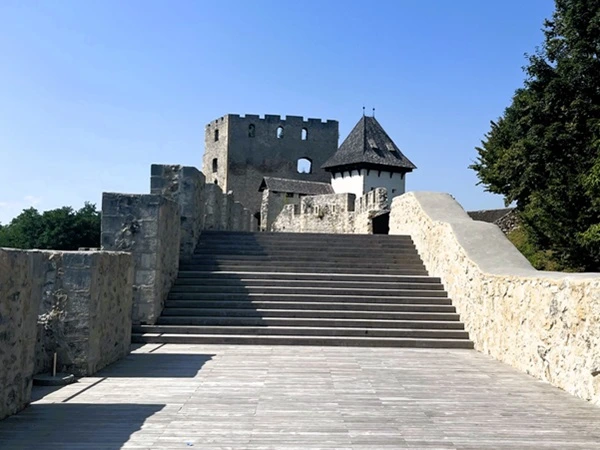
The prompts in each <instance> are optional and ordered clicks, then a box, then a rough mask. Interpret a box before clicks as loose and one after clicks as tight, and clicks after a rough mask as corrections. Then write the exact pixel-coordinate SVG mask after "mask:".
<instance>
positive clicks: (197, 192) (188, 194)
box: [150, 164, 206, 259]
mask: <svg viewBox="0 0 600 450" xmlns="http://www.w3.org/2000/svg"><path fill="white" fill-rule="evenodd" d="M205 185H206V179H205V177H204V174H203V173H202V172H200V171H199V170H198V169H196V168H195V167H185V166H179V165H163V164H153V165H152V168H151V177H150V193H151V194H159V195H163V196H165V197H167V198H168V199H170V200H173V201H174V202H176V203H177V204H178V205H179V219H180V239H181V241H180V259H185V258H189V257H190V256H191V255H192V254H193V253H194V249H195V248H196V244H197V243H198V238H199V237H200V232H201V231H202V229H203V228H204V220H205V211H204V210H205V208H204V195H203V194H204V188H205Z"/></svg>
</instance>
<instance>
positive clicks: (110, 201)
mask: <svg viewBox="0 0 600 450" xmlns="http://www.w3.org/2000/svg"><path fill="white" fill-rule="evenodd" d="M179 230H180V216H179V205H178V204H177V203H175V202H174V201H173V200H170V199H168V198H166V197H164V196H162V195H157V194H141V195H138V194H117V193H106V192H105V193H104V194H103V195H102V232H101V241H102V248H103V249H104V250H116V251H126V252H131V253H132V254H133V262H134V268H135V277H134V284H133V313H132V319H133V323H135V324H154V323H155V322H156V319H158V316H159V315H160V313H161V311H162V309H163V306H164V301H165V299H166V296H167V294H168V292H169V290H170V289H171V285H172V284H173V282H174V281H175V278H176V277H177V270H178V267H179V248H180V237H179V236H180V231H179Z"/></svg>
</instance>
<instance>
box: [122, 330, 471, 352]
mask: <svg viewBox="0 0 600 450" xmlns="http://www.w3.org/2000/svg"><path fill="white" fill-rule="evenodd" d="M131 339H132V342H134V343H165V344H222V345H311V346H346V347H350V346H366V347H415V348H453V349H458V348H460V349H472V348H473V343H472V342H471V341H469V340H467V339H418V338H381V337H373V338H370V337H332V336H277V335H266V336H256V335H248V336H244V335H225V334H201V335H199V334H167V333H144V334H133V335H132V337H131Z"/></svg>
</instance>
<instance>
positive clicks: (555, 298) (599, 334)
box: [390, 192, 600, 403]
mask: <svg viewBox="0 0 600 450" xmlns="http://www.w3.org/2000/svg"><path fill="white" fill-rule="evenodd" d="M390 234H408V235H410V236H411V237H412V239H413V241H414V243H415V246H416V247H417V250H418V251H419V254H420V255H421V258H422V259H423V262H424V263H425V266H426V267H427V270H428V271H429V273H430V274H431V275H432V276H436V277H440V278H441V279H442V282H443V283H444V285H445V287H446V290H447V291H448V294H449V296H450V298H452V300H453V304H454V305H455V306H456V308H457V310H458V312H459V313H460V316H461V320H462V321H463V322H464V324H465V327H466V329H467V331H468V332H469V336H470V337H471V339H472V340H473V342H474V343H475V347H476V349H478V350H479V351H481V352H484V353H487V354H489V355H491V356H493V357H494V358H496V359H499V360H500V361H503V362H505V363H508V364H510V365H512V366H513V367H516V368H517V369H519V370H522V371H523V372H525V373H528V374H530V375H533V376H535V377H536V378H539V379H541V380H544V381H547V382H550V383H552V384H553V385H555V386H558V387H560V388H562V389H564V390H566V391H568V392H570V393H572V394H574V395H577V396H579V397H581V398H584V399H586V400H591V401H593V402H595V403H600V274H597V273H581V274H569V273H559V272H543V271H538V270H535V269H534V268H533V267H531V265H530V264H529V262H528V261H527V260H526V259H525V257H524V256H523V255H521V254H520V253H519V251H518V250H517V249H516V248H515V247H514V246H513V245H512V244H511V243H510V242H509V241H508V239H506V237H505V236H504V234H503V233H502V232H501V231H500V229H499V228H498V227H497V226H496V225H493V224H489V223H484V222H478V221H474V220H472V219H471V218H470V217H469V216H468V215H467V213H465V211H464V210H463V209H462V208H461V206H460V205H459V204H458V203H457V202H456V201H455V200H454V199H453V198H452V197H451V196H450V195H448V194H441V193H434V192H410V193H408V194H405V195H403V196H400V197H396V198H395V199H394V200H393V202H392V208H391V213H390Z"/></svg>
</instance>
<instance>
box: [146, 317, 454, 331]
mask: <svg viewBox="0 0 600 450" xmlns="http://www.w3.org/2000/svg"><path fill="white" fill-rule="evenodd" d="M157 324H158V325H185V326H198V325H212V326H222V327H227V326H284V327H346V328H352V327H359V328H423V329H444V330H464V324H463V323H462V322H459V321H458V320H385V319H339V318H306V317H296V318H281V317H223V316H196V317H189V316H160V317H159V318H158V322H157Z"/></svg>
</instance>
